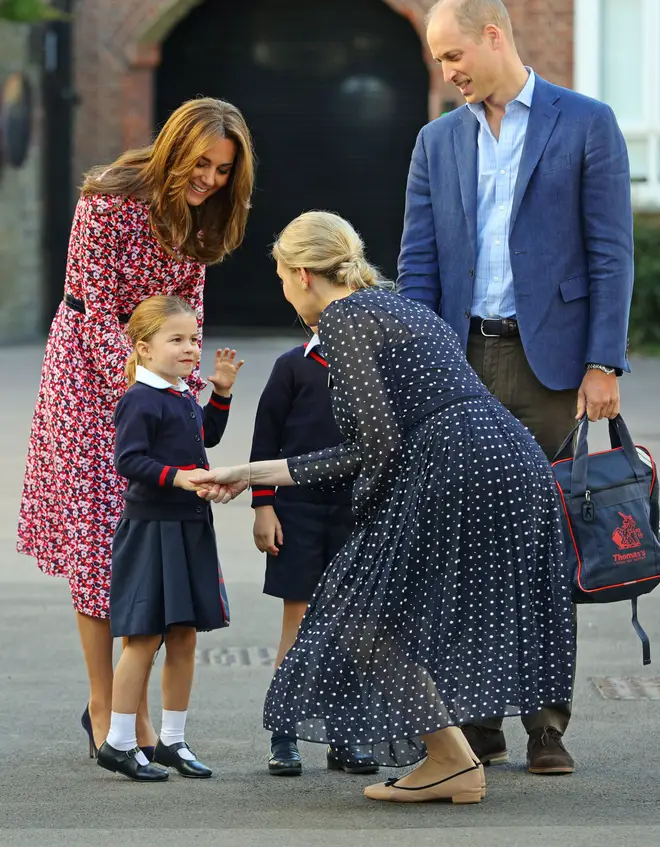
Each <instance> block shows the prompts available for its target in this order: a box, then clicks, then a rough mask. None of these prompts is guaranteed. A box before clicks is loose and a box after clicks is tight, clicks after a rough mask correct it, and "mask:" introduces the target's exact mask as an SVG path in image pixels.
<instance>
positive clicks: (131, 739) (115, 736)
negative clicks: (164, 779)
mask: <svg viewBox="0 0 660 847" xmlns="http://www.w3.org/2000/svg"><path fill="white" fill-rule="evenodd" d="M174 714H176V712H175V713H174ZM136 720H137V715H126V714H124V713H123V712H110V732H109V733H108V737H107V738H106V741H107V743H108V744H109V745H110V746H111V747H114V748H115V750H121V751H123V752H125V751H126V750H133V749H134V748H135V747H137V733H136V730H135V722H136ZM135 761H136V762H137V763H138V765H148V764H149V759H147V757H146V756H145V755H144V753H143V752H142V750H140V751H139V752H138V753H136V755H135Z"/></svg>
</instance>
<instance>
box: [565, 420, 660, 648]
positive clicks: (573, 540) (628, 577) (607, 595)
mask: <svg viewBox="0 0 660 847" xmlns="http://www.w3.org/2000/svg"><path fill="white" fill-rule="evenodd" d="M578 430H579V435H578V438H577V445H576V448H575V453H574V455H573V457H572V458H561V456H562V455H565V453H566V451H567V449H569V445H570V444H571V442H572V440H573V437H574V435H575V433H576V432H577V431H578ZM588 430H589V422H588V420H587V418H586V417H584V418H583V419H582V420H581V421H580V422H579V423H578V424H577V426H576V427H575V428H574V429H573V430H572V431H571V433H570V434H569V435H568V437H567V438H566V440H565V441H564V443H563V445H562V446H561V447H560V449H559V451H558V453H557V455H556V456H555V460H554V462H553V464H552V467H553V470H554V472H555V478H556V482H557V488H558V489H559V494H560V497H561V502H562V506H563V525H564V540H565V542H566V549H567V555H568V561H569V565H570V570H571V574H572V582H573V601H574V602H575V603H615V602H617V601H618V600H630V601H631V604H632V624H633V627H634V629H635V632H636V633H637V635H638V636H639V638H640V639H641V642H642V658H643V662H644V664H645V665H648V664H650V663H651V650H650V645H649V639H648V636H647V635H646V633H645V632H644V630H643V629H642V627H641V625H640V623H639V621H638V619H637V598H638V597H639V596H640V595H641V594H648V592H649V591H652V590H653V589H654V588H655V587H656V585H658V583H659V582H660V539H659V538H658V531H659V529H658V524H659V517H660V510H659V508H658V479H657V474H656V467H655V462H654V461H653V458H652V457H651V454H650V453H649V451H648V450H647V449H646V448H645V447H640V446H636V445H635V444H634V443H633V440H632V438H631V437H630V433H629V432H628V428H627V427H626V425H625V423H624V422H623V418H622V417H621V415H618V416H617V417H616V418H614V419H613V420H611V421H610V422H609V430H610V444H611V449H610V450H605V451H603V452H601V453H591V454H590V453H589V449H588V445H587V433H588Z"/></svg>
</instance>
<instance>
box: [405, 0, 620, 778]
mask: <svg viewBox="0 0 660 847" xmlns="http://www.w3.org/2000/svg"><path fill="white" fill-rule="evenodd" d="M427 40H428V44H429V47H430V50H431V52H432V54H433V57H434V59H435V60H436V61H438V62H441V63H442V67H443V72H444V78H445V81H446V82H449V83H453V84H454V85H455V86H456V87H457V88H458V89H459V90H460V91H461V93H462V95H463V97H464V98H465V100H466V105H465V106H462V107H460V108H458V109H456V110H455V111H453V112H450V113H449V114H448V115H445V116H443V117H441V118H439V119H437V120H435V121H432V122H431V123H430V124H428V125H427V126H425V127H424V128H423V129H422V131H421V132H420V133H419V136H418V138H417V143H416V145H415V149H414V151H413V155H412V162H411V165H410V173H409V177H408V187H407V192H406V212H405V222H404V231H403V237H402V243H401V254H400V257H399V278H398V288H399V291H400V292H401V293H402V294H404V295H405V296H407V297H410V298H411V299H414V300H418V301H419V302H421V303H425V304H426V305H427V306H429V307H430V308H431V309H433V310H434V311H435V312H437V313H438V314H439V315H441V317H442V318H444V320H446V321H447V323H449V324H450V325H451V326H452V327H453V329H454V330H455V331H456V332H457V334H458V336H459V338H460V339H461V341H462V342H463V345H464V346H465V348H466V350H467V355H468V360H469V361H470V364H471V365H472V366H473V367H474V368H475V370H476V371H477V373H478V374H479V375H480V377H481V378H482V380H483V381H484V382H485V383H486V385H487V386H488V388H489V389H490V391H491V392H492V393H493V394H495V395H496V396H497V397H499V399H500V400H501V401H502V402H503V403H504V405H505V406H507V408H508V409H509V410H510V411H511V412H512V413H513V414H514V415H516V417H518V418H519V419H520V420H521V421H522V422H523V423H524V424H525V425H526V426H527V427H528V428H529V429H530V431H531V432H532V433H533V434H534V436H535V437H536V438H537V440H538V441H539V443H540V445H541V447H542V448H543V449H544V451H545V453H546V455H547V456H548V457H549V458H552V456H553V455H554V453H555V452H556V450H557V449H558V447H559V446H560V444H561V442H562V441H563V440H564V438H565V436H566V435H567V434H568V432H569V431H570V429H571V427H572V426H573V424H574V421H575V419H576V417H578V418H579V417H582V415H583V414H584V413H585V412H586V413H587V414H588V416H589V419H590V420H598V419H600V418H604V417H607V418H611V417H614V416H615V415H616V414H618V411H619V389H618V383H617V376H619V375H620V374H621V373H622V372H623V371H628V370H629V369H630V368H629V365H628V361H627V358H626V350H627V327H628V315H629V310H630V299H631V295H632V283H633V242H632V209H631V202H630V172H629V165H628V156H627V152H626V146H625V142H624V139H623V137H622V135H621V131H620V130H619V127H618V125H617V122H616V119H615V117H614V115H613V113H612V111H611V109H610V108H609V107H608V106H606V105H605V104H604V103H600V102H598V101H596V100H592V99H590V98H588V97H584V96H582V95H580V94H577V93H575V92H574V91H570V90H568V89H565V88H560V87H558V86H556V85H552V84H550V83H549V82H546V81H545V80H544V79H541V77H539V76H537V75H536V74H534V72H533V70H532V69H531V68H527V67H525V66H524V65H523V63H522V62H521V60H520V58H519V56H518V53H517V51H516V47H515V44H514V40H513V33H512V30H511V22H510V19H509V15H508V13H507V10H506V8H505V7H504V4H503V3H502V2H501V0H441V2H439V3H436V4H435V6H434V7H433V8H432V9H431V11H430V13H429V17H428V30H427ZM569 719H570V704H569V703H554V704H548V705H547V706H545V707H544V708H543V709H542V710H541V711H540V712H539V713H538V714H535V715H528V716H525V717H524V718H523V722H524V724H525V727H526V729H527V731H528V733H529V742H528V749H527V760H528V768H529V770H530V771H531V772H532V773H541V774H560V773H572V772H573V770H574V765H573V760H572V758H571V756H570V754H569V753H568V752H567V750H566V749H565V747H564V745H563V743H562V740H561V739H562V735H563V733H564V731H565V729H566V727H567V725H568V721H569ZM464 732H465V735H466V737H467V738H468V740H469V742H470V744H471V745H472V747H473V749H474V750H475V753H477V755H478V756H479V757H480V758H481V759H482V761H484V762H486V763H488V762H492V763H497V762H502V761H506V759H507V757H508V754H507V750H506V742H505V738H504V735H503V733H502V721H501V719H489V720H485V721H484V722H483V724H482V725H480V726H478V727H477V726H469V727H464Z"/></svg>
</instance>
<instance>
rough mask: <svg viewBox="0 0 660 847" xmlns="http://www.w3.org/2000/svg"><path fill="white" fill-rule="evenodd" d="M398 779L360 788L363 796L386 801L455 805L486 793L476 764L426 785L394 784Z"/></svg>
mask: <svg viewBox="0 0 660 847" xmlns="http://www.w3.org/2000/svg"><path fill="white" fill-rule="evenodd" d="M397 782H399V780H398V779H388V780H387V782H380V783H378V784H376V785H369V786H368V787H367V788H365V789H364V796H365V797H368V798H369V799H370V800H385V801H388V802H390V803H429V802H437V801H443V800H444V801H449V800H451V802H452V803H456V804H467V803H480V802H481V799H482V797H484V796H485V793H486V785H485V781H483V775H482V774H481V773H480V771H479V765H476V764H474V765H472V767H471V768H466V769H465V770H464V771H459V772H458V773H455V774H453V775H452V776H447V777H445V778H444V779H441V780H438V782H431V783H430V784H429V785H420V786H419V788H408V787H404V786H397Z"/></svg>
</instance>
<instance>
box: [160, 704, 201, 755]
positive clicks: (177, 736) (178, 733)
mask: <svg viewBox="0 0 660 847" xmlns="http://www.w3.org/2000/svg"><path fill="white" fill-rule="evenodd" d="M187 717H188V712H187V711H186V712H168V710H167V709H163V723H162V726H161V730H160V740H161V741H162V742H163V744H164V745H165V746H166V747H169V746H170V744H177V743H178V742H179V741H185V737H184V735H185V729H186V718H187ZM176 752H177V755H178V756H180V757H181V758H182V759H186V760H187V761H189V762H192V761H194V760H195V757H194V756H193V754H192V753H191V752H190V750H188V749H186V748H185V747H182V748H181V749H180V750H177V751H176Z"/></svg>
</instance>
